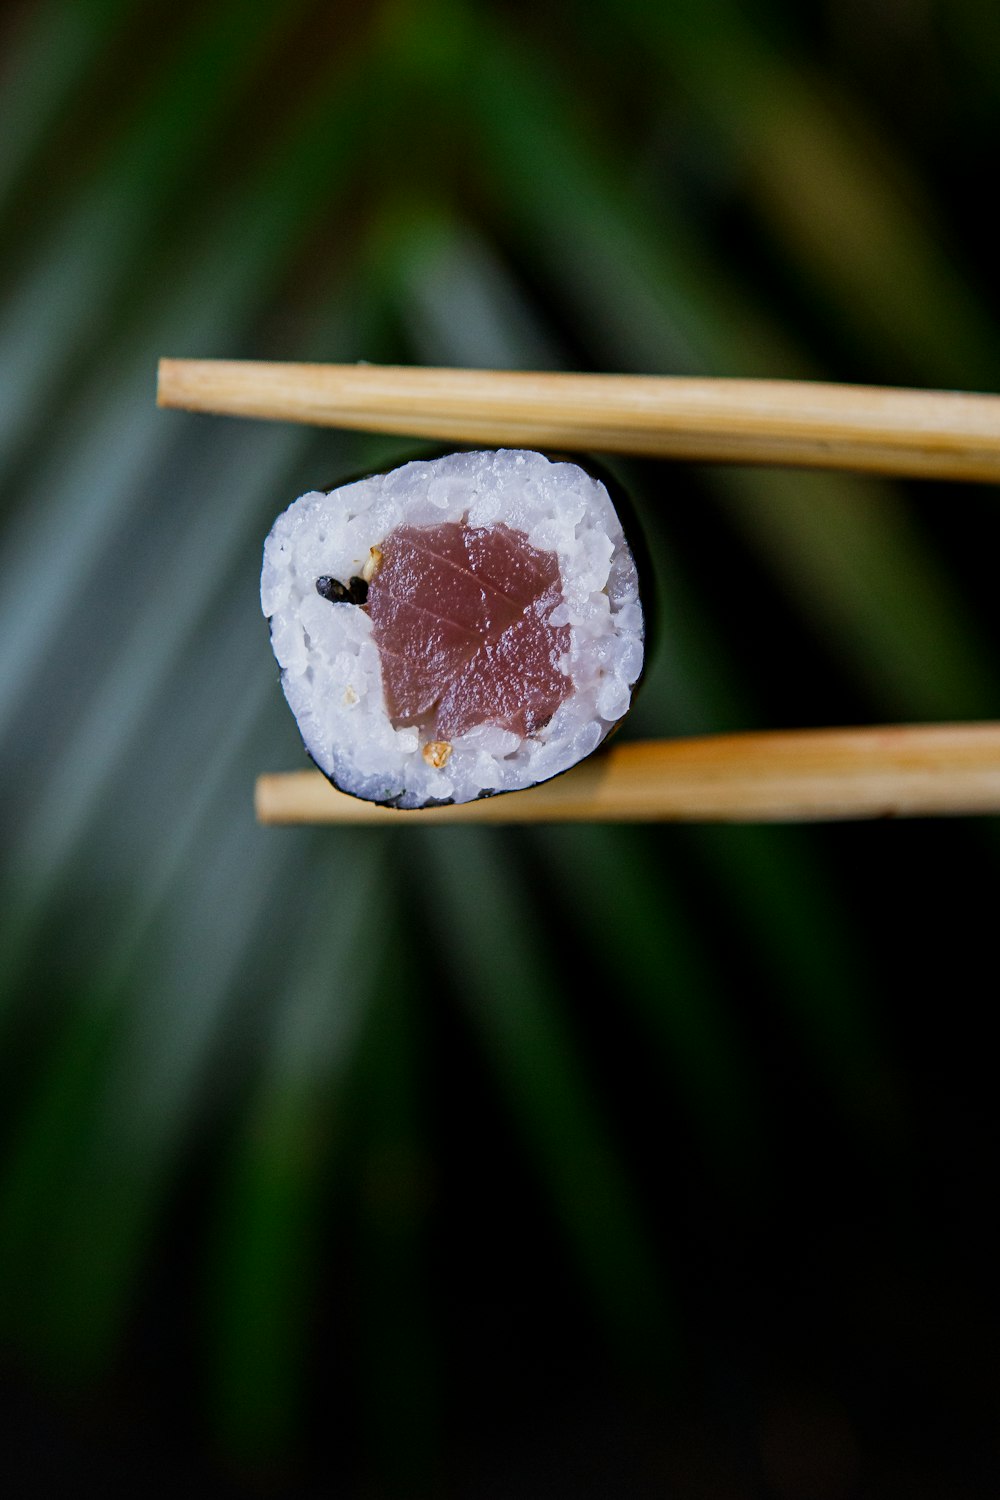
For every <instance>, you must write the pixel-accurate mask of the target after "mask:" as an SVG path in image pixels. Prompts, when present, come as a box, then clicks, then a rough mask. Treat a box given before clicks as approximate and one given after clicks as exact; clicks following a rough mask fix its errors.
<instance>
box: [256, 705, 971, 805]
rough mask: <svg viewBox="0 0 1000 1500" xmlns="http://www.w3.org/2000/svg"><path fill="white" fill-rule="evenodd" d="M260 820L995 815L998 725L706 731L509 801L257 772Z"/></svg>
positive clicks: (601, 761)
mask: <svg viewBox="0 0 1000 1500" xmlns="http://www.w3.org/2000/svg"><path fill="white" fill-rule="evenodd" d="M256 803H257V816H258V818H259V819H260V821H261V822H262V823H376V824H377V823H381V824H383V825H384V826H386V827H393V828H406V827H410V828H413V827H421V826H425V825H426V824H428V823H465V822H475V823H562V822H581V821H582V822H590V823H600V822H606V823H614V822H664V821H674V820H676V821H689V822H750V823H763V822H802V821H813V820H820V819H834V818H881V817H917V816H927V815H933V814H954V813H996V812H1000V724H921V725H903V726H890V727H883V728H878V729H814V730H797V731H793V732H791V733H779V732H773V733H766V734H731V735H712V736H709V737H706V738H703V739H682V740H653V741H636V742H632V743H628V744H615V745H612V746H611V747H610V748H609V749H607V750H605V751H601V752H599V753H598V754H596V755H592V756H591V757H590V759H589V760H586V761H584V762H582V763H581V764H580V765H578V766H575V767H574V768H573V770H571V771H567V773H566V774H565V776H558V777H556V778H555V780H553V781H548V782H545V783H544V784H543V785H542V786H538V787H535V788H534V789H533V790H531V791H523V792H518V793H517V795H516V796H506V797H492V798H487V799H485V800H481V801H477V802H466V803H464V804H462V805H460V806H457V807H433V808H427V809H425V810H424V811H421V812H396V811H394V810H393V809H392V808H386V807H376V806H375V805H374V804H373V803H371V802H362V801H359V800H358V798H356V797H348V796H346V795H345V794H344V793H343V792H337V791H335V790H334V788H333V787H332V786H331V785H330V784H329V782H328V781H327V780H326V779H325V777H323V776H322V775H320V773H319V772H318V771H293V772H290V773H286V774H282V775H272V776H261V777H260V778H259V779H258V781H257V798H256Z"/></svg>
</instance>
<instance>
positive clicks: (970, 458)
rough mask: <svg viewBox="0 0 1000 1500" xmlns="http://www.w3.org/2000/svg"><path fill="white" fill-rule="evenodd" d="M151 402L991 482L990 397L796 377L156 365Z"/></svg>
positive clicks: (441, 434)
mask: <svg viewBox="0 0 1000 1500" xmlns="http://www.w3.org/2000/svg"><path fill="white" fill-rule="evenodd" d="M157 399H158V401H159V404H160V405H161V406H172V407H183V408H185V409H187V410H189V411H204V412H216V413H220V414H228V415H231V416H242V417H263V418H273V419H276V420H280V421H287V422H311V423H316V424H318V425H320V426H329V427H347V428H355V429H360V430H362V431H367V432H388V433H399V434H401V435H406V436H409V437H426V438H436V439H441V440H443V441H449V442H458V443H482V444H485V445H486V446H488V447H499V446H507V447H532V448H562V449H568V450H571V451H572V450H576V449H588V450H592V451H595V452H606V453H634V454H642V455H648V456H652V457H658V458H684V459H693V460H698V461H701V462H712V463H752V464H781V465H786V466H789V467H806V468H820V469H854V470H861V471H866V472H869V473H878V474H896V475H910V476H914V477H918V478H919V477H924V478H935V479H958V480H970V481H979V482H983V483H991V482H992V483H995V482H997V481H998V480H1000V396H994V395H987V396H980V395H965V394H962V393H959V392H952V391H922V390H893V389H888V388H882V387H875V386H848V385H830V384H823V383H821V382H810V381H795V380H714V379H687V378H684V377H679V376H646V375H565V374H534V373H531V372H523V371H522V372H508V371H497V370H447V369H426V368H416V367H415V368H411V367H408V366H393V365H364V364H362V365H308V364H271V363H264V362H258V361H241V360H213V359H163V360H161V361H160V369H159V386H158V393H157Z"/></svg>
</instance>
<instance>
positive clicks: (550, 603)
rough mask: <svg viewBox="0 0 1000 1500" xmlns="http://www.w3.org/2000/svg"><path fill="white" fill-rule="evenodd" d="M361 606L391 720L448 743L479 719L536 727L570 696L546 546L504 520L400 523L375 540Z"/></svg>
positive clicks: (565, 644) (524, 730)
mask: <svg viewBox="0 0 1000 1500" xmlns="http://www.w3.org/2000/svg"><path fill="white" fill-rule="evenodd" d="M379 550H380V551H381V554H382V555H381V559H380V561H379V562H378V566H377V568H376V570H375V573H374V576H373V577H372V579H371V582H370V585H369V589H368V601H367V606H366V608H367V611H368V614H369V615H370V617H371V620H372V624H373V627H374V630H373V634H374V637H375V643H376V645H377V646H378V649H379V656H380V658H381V664H382V684H383V689H384V692H385V699H386V706H387V708H388V710H389V717H390V718H391V720H392V722H393V725H394V726H395V727H396V728H399V727H400V726H401V725H403V724H415V723H419V724H420V725H421V726H422V727H425V728H427V729H428V730H430V731H431V732H432V733H433V735H434V737H435V738H436V739H438V740H446V741H450V740H453V739H455V737H456V736H457V735H460V734H464V733H465V731H466V730H468V729H474V728H475V727H476V726H477V725H479V724H492V725H497V726H498V727H499V728H501V729H507V730H510V731H512V732H513V733H514V734H518V735H521V736H522V737H523V736H525V735H530V734H532V733H534V732H535V731H536V730H538V729H541V728H542V726H543V725H544V724H546V723H547V722H548V720H549V719H550V718H551V717H552V715H553V714H554V713H555V711H556V709H557V708H558V707H559V704H560V703H561V702H562V701H563V699H564V698H565V697H567V695H568V694H569V692H570V689H571V686H572V684H571V682H570V679H569V677H568V676H566V675H565V674H564V673H563V672H562V671H561V670H560V661H561V659H562V658H563V657H564V656H565V655H566V654H567V653H568V651H569V649H570V632H569V626H568V625H559V626H554V625H551V624H550V623H549V615H550V614H551V613H552V610H553V609H554V608H555V606H556V605H557V604H559V603H561V602H562V580H561V579H560V576H559V562H558V559H557V557H556V554H555V553H554V552H539V551H537V550H536V548H534V547H531V546H529V545H528V541H527V538H526V537H525V535H524V533H523V532H520V531H513V530H512V529H511V528H510V527H509V526H504V525H502V524H501V525H497V526H491V527H469V526H466V525H464V524H463V523H461V522H448V523H447V524H445V525H442V526H419V527H418V526H400V527H398V528H397V529H396V530H395V531H393V532H391V533H390V535H389V536H388V537H387V538H386V540H385V541H384V542H383V543H382V545H381V548H380V549H379Z"/></svg>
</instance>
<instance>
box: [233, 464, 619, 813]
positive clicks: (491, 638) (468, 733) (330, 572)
mask: <svg viewBox="0 0 1000 1500" xmlns="http://www.w3.org/2000/svg"><path fill="white" fill-rule="evenodd" d="M261 604H262V607H263V610H264V614H265V615H266V616H267V617H268V618H269V620H270V622H271V641H272V645H273V647H274V653H275V655H276V657H277V659H278V662H279V664H280V666H281V668H282V678H281V680H282V686H283V688H284V691H285V697H286V698H287V699H288V703H289V706H290V707H291V709H292V712H293V713H294V715H295V718H296V720H297V722H298V725H299V729H300V731H301V733H302V738H303V740H304V742H305V746H306V749H307V750H308V752H309V754H310V755H311V756H312V758H313V760H314V761H315V762H316V764H317V765H318V766H319V768H320V770H322V771H323V772H324V773H325V774H326V775H327V776H328V777H329V778H330V780H331V781H332V782H333V783H334V784H335V785H336V786H338V787H340V788H341V790H343V791H345V792H350V793H352V794H353V795H354V796H358V797H364V798H366V799H368V800H369V801H373V802H383V803H391V804H392V805H394V806H396V807H404V808H418V807H424V806H427V805H433V804H435V803H440V802H470V801H473V800H474V799H475V798H477V797H482V796H486V795H491V794H493V793H496V792H509V791H518V790H521V789H523V788H525V787H529V786H534V785H536V784H537V783H538V782H540V781H546V780H548V778H549V777H551V776H556V775H558V774H559V773H560V772H562V771H565V770H568V769H569V767H570V766H572V765H575V764H576V762H577V761H579V760H582V759H583V757H584V756H586V755H589V754H590V752H591V751H592V750H594V749H596V748H597V746H598V745H599V744H600V743H601V741H602V740H603V739H604V738H605V737H606V735H607V734H608V733H609V732H610V731H611V729H612V728H614V726H615V724H616V723H617V722H618V721H619V720H620V719H621V718H622V716H623V715H624V714H625V713H626V712H627V710H628V708H629V704H630V702H631V696H632V690H633V687H634V685H635V683H636V681H637V679H638V677H639V674H640V672H641V670H642V661H643V616H642V608H641V605H640V603H639V589H638V579H637V575H636V569H635V564H634V561H633V558H632V554H631V552H630V550H629V548H628V546H627V544H626V542H625V538H624V535H623V532H622V527H621V523H620V521H619V519H618V516H617V514H616V513H615V510H614V507H613V505H612V503H611V499H610V497H609V495H608V491H607V489H606V488H605V486H604V485H603V484H602V483H601V482H600V481H599V480H597V479H594V478H593V477H591V475H589V474H588V473H586V472H585V470H583V469H582V468H580V467H579V466H578V465H576V464H573V463H564V462H553V461H551V460H550V459H548V458H546V457H544V456H543V455H542V454H540V453H530V452H522V451H511V450H504V449H501V450H499V451H498V452H486V453H453V454H450V455H449V456H448V457H446V458H438V459H429V460H421V461H417V462H414V463H408V464H404V465H403V466H402V467H401V468H399V469H396V470H394V471H392V472H391V473H388V474H375V475H372V476H371V477H369V478H367V479H362V480H359V481H358V482H356V483H354V484H348V485H344V486H343V487H342V488H341V489H336V490H332V491H331V492H330V493H329V494H322V493H320V492H312V493H310V494H307V495H303V496H302V497H301V498H300V499H298V500H296V501H295V503H294V504H293V505H291V506H289V508H288V510H286V511H285V512H284V513H283V514H282V515H281V516H279V517H278V520H277V521H276V522H275V525H274V527H273V529H272V531H271V534H270V536H269V537H268V538H267V542H266V543H265V546H264V568H263V573H262V575H261Z"/></svg>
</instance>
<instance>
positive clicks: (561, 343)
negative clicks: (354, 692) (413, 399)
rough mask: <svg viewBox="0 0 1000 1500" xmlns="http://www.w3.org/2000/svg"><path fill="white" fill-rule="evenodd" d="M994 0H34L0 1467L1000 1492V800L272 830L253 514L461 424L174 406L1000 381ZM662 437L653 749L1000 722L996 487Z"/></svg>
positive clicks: (11, 581) (100, 1477) (5, 17)
mask: <svg viewBox="0 0 1000 1500" xmlns="http://www.w3.org/2000/svg"><path fill="white" fill-rule="evenodd" d="M998 14H1000V13H998V11H997V8H996V6H995V5H994V4H992V3H989V0H982V3H980V0H949V3H947V4H945V3H944V0H891V3H890V0H884V3H878V4H875V5H866V4H864V3H862V0H823V3H816V4H814V5H807V6H799V5H795V4H792V3H791V0H746V3H743V4H740V3H738V0H700V3H699V4H694V3H692V0H676V3H664V4H662V5H659V6H657V5H642V4H639V3H637V0H608V3H606V4H604V5H589V4H586V3H584V0H577V3H571V4H565V3H564V4H557V3H554V0H534V3H533V4H531V5H527V4H519V3H518V4H508V5H500V4H498V3H487V0H480V3H476V0H429V3H425V4H416V3H412V4H407V3H385V4H375V3H368V4H355V5H346V4H345V5H337V4H317V3H315V0H285V3H282V4H278V3H246V0H244V3H240V4H235V3H228V0H216V3H214V4H209V5H198V4H193V3H190V0H172V3H171V4H169V5H166V4H159V3H155V0H81V3H73V0H21V3H16V4H8V5H7V6H5V7H4V8H3V10H2V12H0V205H2V218H0V509H2V525H3V530H2V545H0V616H2V631H0V709H2V712H0V757H2V761H0V819H2V827H3V835H4V836H3V848H2V855H0V895H2V906H0V912H2V917H0V1077H2V1082H3V1088H2V1093H0V1119H2V1122H3V1124H2V1138H0V1145H2V1153H0V1398H2V1409H3V1410H4V1412H5V1427H6V1429H7V1431H6V1433H5V1436H4V1438H3V1442H2V1444H0V1484H2V1485H3V1486H4V1488H5V1492H6V1493H9V1494H11V1495H15V1494H17V1495H20V1494H29V1493H30V1494H33V1493H39V1494H52V1493H65V1492H66V1491H67V1489H68V1488H70V1487H73V1486H75V1485H76V1484H77V1482H78V1480H79V1476H81V1475H82V1474H83V1473H86V1474H87V1475H88V1477H89V1478H90V1479H91V1482H95V1483H97V1484H100V1485H103V1487H104V1488H105V1490H106V1491H107V1492H109V1493H114V1492H116V1491H117V1490H118V1489H120V1490H121V1491H122V1492H124V1491H125V1490H126V1489H127V1490H128V1492H129V1493H144V1494H145V1493H150V1494H156V1493H160V1492H161V1491H162V1492H163V1493H167V1492H169V1493H171V1494H173V1493H176V1492H178V1490H181V1491H183V1492H188V1493H195V1492H200V1491H201V1490H206V1491H208V1492H211V1493H213V1494H216V1495H221V1496H234V1497H235V1496H243V1495H270V1494H281V1495H285V1494H287V1495H303V1496H305V1495H314V1494H320V1493H323V1494H327V1493H334V1494H345V1495H348V1494H350V1495H353V1494H358V1495H400V1496H406V1495H432V1494H433V1495H448V1496H450V1495H456V1496H463V1497H464V1496H470V1497H479V1496H483V1497H492V1496H497V1497H499V1496H508V1495H519V1496H535V1495H538V1496H543V1495H544V1496H553V1495H563V1494H566V1495H573V1496H578V1497H579V1496H584V1497H586V1496H608V1495H629V1496H646V1495H649V1496H654V1495H655V1496H660V1495H678V1496H685V1497H689V1496H690V1497H706V1500H707V1497H720V1500H722V1497H725V1500H743V1497H751V1496H752V1497H757V1496H762V1497H776V1500H788V1497H791V1500H797V1497H800V1496H801V1497H803V1500H848V1497H852V1496H869V1495H871V1496H879V1497H883V1496H887V1495H896V1494H899V1495H906V1496H907V1497H917V1500H919V1497H924V1496H938V1495H941V1496H949V1497H973V1496H980V1495H982V1496H995V1495H996V1493H997V1492H998V1488H1000V1455H998V1453H997V1444H996V1433H997V1427H998V1424H997V1417H998V1413H1000V1380H998V1375H997V1359H996V1339H997V1333H998V1323H997V1317H996V1314H997V1305H996V1297H995V1281H996V1258H997V1242H996V1238H995V1231H994V1230H992V1229H991V1228H990V1227H989V1224H990V1210H991V1207H992V1200H993V1198H994V1197H995V1193H996V1156H995V1151H996V1145H997V1128H996V1127H997V1100H996V1084H995V1071H996V1070H995V1065H994V1063H993V1059H992V1051H991V1048H990V1046H989V1044H988V1024H989V1016H990V1013H991V1012H992V1010H993V1008H994V1006H995V1002H996V983H995V974H996V922H997V919H996V879H997V869H998V855H1000V844H998V840H997V834H996V826H995V824H993V823H991V822H990V821H989V820H970V821H968V822H964V823H957V822H956V823H945V822H939V823H934V822H928V823H923V824H921V823H910V824H907V823H891V822H885V823H879V824H873V825H860V824H859V825H844V826H842V827H835V826H834V827H817V828H753V827H747V828H690V829H685V828H669V827H664V828H650V829H619V828H600V827H590V828H588V827H580V828H565V829H553V830H533V831H523V830H482V831H477V830H474V829H471V828H468V829H456V830H448V829H435V830H430V831H427V830H422V829H417V828H411V827H406V828H400V829H398V830H396V829H392V830H388V831H383V830H374V831H371V832H361V831H357V830H354V831H334V830H326V829H324V830H316V831H311V830H277V829H270V830H264V829H260V828H258V827H256V826H255V824H254V822H253V817H252V807H251V793H252V783H253V778H254V776H255V774H256V773H257V772H259V771H263V770H277V769H286V768H296V767H299V766H300V765H301V764H302V763H303V757H302V751H301V746H300V743H299V740H298V736H297V732H296V730H295V726H294V723H293V722H292V720H291V717H290V715H289V714H288V712H287V709H286V707H285V705H284V701H283V699H282V697H281V693H280V690H279V687H278V683H277V674H276V669H275V666H274V662H273V659H272V657H271V653H270V650H269V648H268V640H267V630H266V626H265V624H264V622H263V620H262V619H261V617H260V613H259V604H258V600H257V584H258V576H259V561H260V549H261V544H262V539H263V537H264V535H265V534H266V532H267V530H268V528H269V526H270V524H271V521H272V520H273V518H274V516H275V515H276V514H277V512H278V511H279V510H281V509H283V508H284V506H285V505H286V504H288V503H289V502H290V501H291V499H293V498H294V497H295V496H296V495H297V494H299V493H300V492H302V491H303V490H306V489H310V488H315V487H317V486H328V485H330V484H332V483H335V482H337V481H339V480H340V479H341V478H343V477H345V476H347V475H349V474H353V473H355V472H357V471H358V470H361V469H366V468H377V467H383V466H385V465H386V464H389V463H391V462H393V461H394V460H395V459H396V458H397V457H398V456H400V455H409V454H410V453H412V452H413V451H414V445H413V444H410V443H405V442H403V443H396V442H394V441H392V440H388V439H378V438H365V437H359V436H351V435H341V434H337V433H334V432H317V431H308V430H299V429H293V428H288V427H284V426H280V425H269V424H256V423H249V422H247V423H239V422H234V421H226V420H222V419H211V418H196V417H189V416H185V415H182V414H178V413H167V412H158V411H157V410H156V409H155V406H154V401H153V389H154V371H155V362H156V359H157V357H158V356H160V355H162V354H169V355H192V356H245V357H256V358H278V359H298V358H307V359H329V360H335V361H349V360H356V359H368V360H373V361H394V362H402V363H408V362H413V363H442V364H468V365H482V366H495V367H501V366H508V367H512V368H539V369H549V368H552V369H554V368H567V369H581V370H588V369H594V370H634V371H648V372H654V373H655V372H664V373H706V374H712V375H747V376H754V375H763V376H794V377H819V378H828V379H841V380H851V381H872V382H883V383H890V384H912V385H926V386H941V387H957V388H967V389H984V390H997V389H1000V339H998V312H1000V308H998V298H997V287H996V248H995V243H996V242H995V235H994V232H993V229H992V226H990V225H989V219H988V211H989V206H990V205H989V200H990V198H991V197H992V196H993V184H994V182H995V175H996V151H997V127H998V123H1000V84H998V79H1000V20H998ZM613 468H614V470H615V472H616V474H617V475H618V476H619V477H620V478H621V479H622V481H623V482H624V483H625V484H626V486H627V487H628V488H629V489H630V490H631V492H632V494H633V495H634V497H635V502H636V505H637V508H638V509H639V511H640V514H641V517H642V519H643V522H644V525H645V529H646V532H647V539H648V542H649V545H650V549H651V551H652V554H653V559H654V567H655V572H656V575H657V576H656V583H657V585H658V595H659V598H658V602H659V622H658V625H657V635H656V639H655V641H654V642H653V655H652V658H651V667H650V672H649V678H648V681H647V683H646V686H645V688H644V691H643V693H642V695H641V697H640V699H639V702H638V705H637V707H636V709H635V711H634V713H633V715H632V717H631V718H630V720H629V722H628V724H627V726H626V728H625V731H624V733H625V734H627V735H630V736H645V735H653V736H659V735H673V734H685V733H700V732H707V731H714V730H732V729H742V728H756V727H774V728H779V727H784V726H799V725H810V724H816V725H820V724H837V723H879V722H886V721H891V720H908V719H909V720H933V719H944V718H950V717H956V718H961V717H970V718H973V717H987V716H998V715H1000V683H998V678H997V673H996V671H995V666H994V663H995V659H996V651H997V645H998V642H997V610H996V599H995V595H996V590H995V582H994V571H995V563H994V556H993V553H994V551H995V549H996V546H997V537H998V527H997V520H996V497H995V495H994V494H992V493H991V492H990V491H989V490H987V489H985V488H982V489H979V488H959V487H953V486H948V485H943V484H925V485H917V484H914V485H911V486H905V485H893V484H889V483H887V482H883V481H880V480H875V479H867V478H866V479H862V478H853V477H850V476H831V475H818V474H797V473H791V472H781V473H777V472H768V471H764V470H760V471H751V470H741V469H728V470H726V469H716V470H709V469H700V468H691V467H688V466H682V465H671V464H654V463H638V462H636V463H628V462H617V461H616V462H615V463H614V464H613ZM400 821H402V819H401V820H400Z"/></svg>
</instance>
